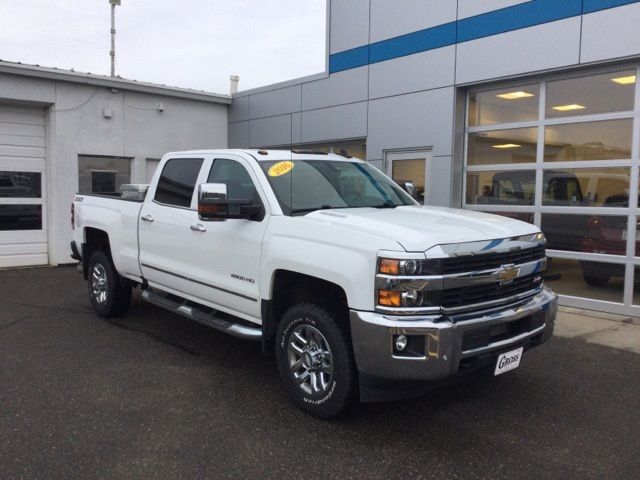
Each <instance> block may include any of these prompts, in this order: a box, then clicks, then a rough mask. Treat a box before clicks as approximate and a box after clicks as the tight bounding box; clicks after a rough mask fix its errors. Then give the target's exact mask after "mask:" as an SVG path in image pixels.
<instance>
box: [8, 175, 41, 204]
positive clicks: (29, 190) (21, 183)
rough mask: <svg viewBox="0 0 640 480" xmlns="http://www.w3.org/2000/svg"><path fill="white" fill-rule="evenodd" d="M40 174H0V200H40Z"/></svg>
mask: <svg viewBox="0 0 640 480" xmlns="http://www.w3.org/2000/svg"><path fill="white" fill-rule="evenodd" d="M41 194H42V181H41V174H40V173H36V172H10V171H1V172H0V198H8V197H13V198H40V196H41Z"/></svg>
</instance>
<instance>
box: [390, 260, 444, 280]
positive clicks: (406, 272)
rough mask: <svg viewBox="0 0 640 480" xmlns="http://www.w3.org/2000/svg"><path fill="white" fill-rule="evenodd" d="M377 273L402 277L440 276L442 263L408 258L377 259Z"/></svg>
mask: <svg viewBox="0 0 640 480" xmlns="http://www.w3.org/2000/svg"><path fill="white" fill-rule="evenodd" d="M378 273H381V274H384V275H402V276H407V277H413V276H419V275H441V274H442V261H441V260H440V259H439V258H432V259H427V260H425V259H423V258H416V259H413V258H410V259H406V260H398V259H395V258H380V259H378Z"/></svg>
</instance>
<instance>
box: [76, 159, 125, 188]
mask: <svg viewBox="0 0 640 480" xmlns="http://www.w3.org/2000/svg"><path fill="white" fill-rule="evenodd" d="M125 183H131V159H130V158H123V157H99V156H89V155H80V156H78V191H79V192H80V193H101V194H107V195H113V194H116V193H119V192H120V185H122V184H125Z"/></svg>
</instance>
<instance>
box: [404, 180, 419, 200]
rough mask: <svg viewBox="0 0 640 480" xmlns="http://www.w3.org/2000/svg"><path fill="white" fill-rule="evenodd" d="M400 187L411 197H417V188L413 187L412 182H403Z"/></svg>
mask: <svg viewBox="0 0 640 480" xmlns="http://www.w3.org/2000/svg"><path fill="white" fill-rule="evenodd" d="M402 189H403V190H404V191H405V192H407V193H408V194H409V195H411V197H412V198H418V189H417V188H416V187H415V185H414V184H413V182H404V183H403V184H402Z"/></svg>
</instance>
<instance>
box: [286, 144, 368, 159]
mask: <svg viewBox="0 0 640 480" xmlns="http://www.w3.org/2000/svg"><path fill="white" fill-rule="evenodd" d="M293 149H294V150H307V151H310V152H324V153H336V154H341V153H346V154H347V155H349V156H350V157H356V158H359V159H360V160H365V159H366V158H367V145H366V142H365V141H364V140H358V141H351V142H339V143H314V144H309V145H296V146H294V147H293Z"/></svg>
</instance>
